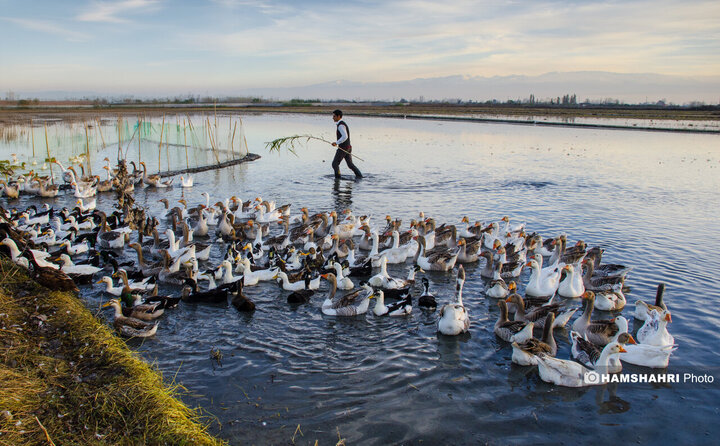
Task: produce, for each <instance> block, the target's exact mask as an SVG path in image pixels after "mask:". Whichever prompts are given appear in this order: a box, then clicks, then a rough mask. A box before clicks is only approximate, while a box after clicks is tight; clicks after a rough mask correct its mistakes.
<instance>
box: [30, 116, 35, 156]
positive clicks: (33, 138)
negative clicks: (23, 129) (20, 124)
mask: <svg viewBox="0 0 720 446" xmlns="http://www.w3.org/2000/svg"><path fill="white" fill-rule="evenodd" d="M30 135H32V146H33V158H35V128H34V127H33V123H32V118H30Z"/></svg>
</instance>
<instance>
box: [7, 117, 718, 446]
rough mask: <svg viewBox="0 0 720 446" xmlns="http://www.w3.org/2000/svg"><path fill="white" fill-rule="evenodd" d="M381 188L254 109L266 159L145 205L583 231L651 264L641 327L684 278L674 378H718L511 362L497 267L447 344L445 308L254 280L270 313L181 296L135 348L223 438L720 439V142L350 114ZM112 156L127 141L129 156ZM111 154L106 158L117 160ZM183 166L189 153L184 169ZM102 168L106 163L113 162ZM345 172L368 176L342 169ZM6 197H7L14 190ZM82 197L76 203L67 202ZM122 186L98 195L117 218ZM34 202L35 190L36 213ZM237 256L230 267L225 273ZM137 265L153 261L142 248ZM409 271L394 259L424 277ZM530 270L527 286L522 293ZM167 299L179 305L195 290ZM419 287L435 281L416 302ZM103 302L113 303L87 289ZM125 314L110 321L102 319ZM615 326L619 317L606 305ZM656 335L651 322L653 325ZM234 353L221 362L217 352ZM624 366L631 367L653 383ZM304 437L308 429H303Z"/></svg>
mask: <svg viewBox="0 0 720 446" xmlns="http://www.w3.org/2000/svg"><path fill="white" fill-rule="evenodd" d="M346 121H347V122H348V124H349V125H350V128H351V135H352V142H353V152H354V153H355V154H356V155H357V156H360V157H361V158H363V159H364V160H365V161H364V162H356V164H357V165H358V167H359V168H360V169H361V170H362V171H363V173H364V174H365V179H363V180H360V181H354V180H352V179H350V177H347V176H346V177H345V178H344V179H342V180H339V181H336V180H334V179H333V177H332V170H331V167H330V162H331V160H332V156H333V153H334V149H332V148H330V147H329V146H327V145H324V144H323V143H319V142H311V143H310V144H308V145H307V146H306V147H299V148H298V149H297V153H298V155H299V156H298V157H295V156H293V155H292V154H288V153H285V154H281V155H277V154H268V153H267V151H266V150H265V149H264V143H265V142H266V141H270V140H272V139H275V138H278V137H282V136H288V135H293V134H312V135H315V136H322V137H325V138H326V139H332V138H333V137H334V127H333V123H332V120H331V118H330V116H329V115H328V116H327V117H321V116H300V115H289V116H288V115H281V116H278V115H251V116H247V117H243V122H244V126H245V133H246V136H247V145H248V148H249V150H250V152H254V153H259V154H261V155H262V156H263V157H262V158H261V159H260V160H258V161H255V162H253V163H248V164H243V165H240V166H236V167H233V168H228V169H224V170H220V171H211V172H205V173H202V174H197V175H196V177H195V185H194V187H193V188H192V189H186V190H182V189H181V188H179V187H176V188H173V189H170V190H164V191H163V190H161V191H158V190H154V189H153V190H151V189H141V190H138V191H136V194H135V196H136V203H137V204H139V205H141V206H146V207H148V208H149V209H150V210H151V213H154V214H156V215H157V214H160V212H161V209H162V205H161V204H160V203H158V200H159V199H161V198H168V199H169V200H170V201H171V202H172V201H175V202H176V201H177V200H178V199H180V198H182V197H184V198H185V199H186V200H187V202H188V203H189V204H191V205H194V204H198V203H204V198H203V197H202V196H201V194H202V193H203V192H208V193H209V194H210V196H211V203H212V202H215V201H218V200H223V199H225V198H227V197H229V196H231V195H236V196H238V197H240V198H242V199H243V200H248V199H252V198H255V197H257V196H262V198H264V199H267V200H275V201H276V202H277V204H278V205H281V204H285V203H292V204H293V207H292V209H293V211H294V212H293V213H297V212H299V208H300V207H302V206H306V207H308V208H309V209H310V211H311V212H319V211H329V210H343V209H346V208H349V209H351V210H352V211H353V213H354V214H356V215H359V214H369V215H372V221H373V222H374V223H375V224H376V225H378V226H382V225H384V221H383V220H384V218H385V216H386V215H388V214H389V215H391V216H392V217H394V218H401V219H402V220H403V227H404V228H407V225H408V223H409V221H410V220H411V219H413V218H417V216H418V214H419V212H421V211H422V212H424V213H425V215H426V216H432V217H434V218H435V219H436V220H437V221H438V222H446V223H454V224H459V222H460V220H461V218H462V217H463V216H468V217H469V218H470V221H475V220H481V221H492V220H498V219H500V218H501V217H503V216H504V215H507V216H509V217H510V219H511V221H512V222H526V224H527V226H526V227H527V230H528V232H533V231H535V232H538V233H539V234H541V235H542V236H543V237H545V238H548V237H554V236H557V235H559V234H561V233H565V234H567V237H568V240H569V241H570V242H572V243H574V242H575V241H577V240H580V239H582V240H584V241H586V242H587V243H588V246H601V247H603V248H605V250H606V252H605V255H604V256H603V260H604V261H605V262H608V263H623V264H625V265H628V266H632V267H633V268H634V269H633V271H632V272H631V274H630V276H629V278H628V281H627V284H628V285H629V286H630V287H631V288H632V292H631V293H628V295H627V297H628V306H627V307H626V310H625V311H624V312H623V314H624V315H625V316H626V317H627V318H628V319H629V320H630V321H631V322H630V323H631V327H632V318H631V316H630V314H631V311H632V310H633V309H634V305H633V303H634V302H635V301H636V300H637V299H642V300H645V301H651V300H653V298H654V295H655V287H656V286H657V284H658V283H659V282H664V283H666V285H667V290H666V294H665V298H666V303H667V305H668V307H669V309H670V310H671V311H672V321H673V322H672V324H670V327H669V330H670V331H671V333H672V334H673V335H674V336H675V339H676V343H677V344H678V346H679V348H678V350H677V351H676V352H675V353H674V355H673V356H672V358H671V362H670V367H669V368H668V369H667V371H664V370H662V371H656V372H655V373H666V372H667V373H686V372H687V373H695V374H702V373H709V374H714V377H715V379H716V381H715V382H714V383H710V384H689V383H681V384H663V385H657V384H610V385H607V386H602V387H593V388H584V389H566V388H560V387H555V386H552V385H549V384H546V383H544V382H542V381H541V380H540V379H539V377H538V375H537V372H536V370H534V369H533V368H526V367H519V366H516V365H514V364H512V363H511V359H510V358H511V354H512V349H511V347H510V346H509V344H507V343H505V342H503V341H501V340H499V339H498V338H496V336H495V335H494V334H493V324H494V322H495V320H496V319H497V317H498V309H497V306H496V299H491V298H487V297H486V296H485V295H484V291H483V290H484V288H485V281H484V280H483V279H482V278H481V277H480V274H479V272H480V269H481V267H482V266H483V262H484V261H483V260H481V263H480V265H466V271H467V282H466V284H465V288H464V302H465V306H466V307H467V309H468V311H469V314H470V319H471V326H470V332H469V335H465V336H460V337H445V336H442V335H438V334H437V314H436V313H428V312H423V311H420V310H419V309H418V308H417V307H416V308H415V309H414V310H413V313H412V315H411V316H409V317H406V318H377V317H374V316H373V315H372V314H368V315H366V316H358V317H355V318H349V319H339V318H331V317H327V316H323V315H322V313H321V311H320V306H321V303H322V300H323V299H324V296H325V293H326V292H327V284H326V283H323V285H322V287H321V290H320V292H319V293H316V296H315V297H314V298H313V300H312V302H311V303H310V304H306V305H301V306H292V305H289V304H287V302H286V296H287V294H288V292H286V291H283V290H282V289H280V288H279V287H278V286H277V285H275V284H274V283H261V284H260V285H259V286H255V287H248V288H246V289H245V293H246V294H247V295H248V296H249V297H250V298H252V299H253V300H254V301H255V303H256V305H257V311H255V313H254V314H252V315H246V314H241V313H238V312H237V311H236V310H235V309H234V308H233V307H232V306H227V307H225V306H207V305H205V306H203V305H190V304H187V305H180V307H179V308H177V309H175V310H172V311H168V312H167V313H166V314H167V315H166V316H163V317H162V319H161V322H160V328H159V329H158V332H157V335H156V336H155V337H153V338H150V339H147V340H145V341H144V342H138V341H131V343H132V344H133V345H134V346H135V347H136V349H137V350H138V352H140V354H141V355H142V356H143V357H144V358H146V359H147V360H148V361H150V362H152V363H155V364H156V365H157V366H158V368H159V369H160V370H161V371H162V372H163V373H164V376H165V378H166V381H168V382H170V381H176V382H179V383H182V384H183V385H184V386H185V387H186V388H187V389H188V391H189V393H188V395H187V396H186V397H185V398H184V399H185V401H186V402H188V403H189V404H190V405H193V406H201V407H202V408H203V409H204V410H205V411H206V413H207V414H208V415H209V416H211V417H212V426H211V432H213V433H214V434H216V435H218V436H219V437H221V438H224V439H227V440H228V441H230V443H232V444H235V443H243V444H245V443H247V444H286V443H289V442H291V439H294V441H295V443H298V444H314V443H315V440H318V441H319V444H335V442H337V441H338V438H344V439H346V441H347V443H348V444H377V445H385V444H395V443H403V444H420V443H421V442H422V443H424V444H478V443H484V442H489V443H491V444H505V443H508V442H528V443H547V444H558V443H571V444H575V443H584V442H588V441H593V442H598V441H606V442H624V441H628V442H638V443H648V442H661V443H681V442H682V443H700V442H708V441H712V440H711V439H712V438H715V437H717V436H718V435H720V427H719V426H718V425H717V423H715V422H714V421H715V420H716V419H717V417H718V410H719V409H718V401H720V391H719V389H720V382H719V381H717V379H720V373H719V371H720V355H718V353H717V345H718V342H719V341H720V336H718V332H717V326H718V323H719V322H720V317H719V316H718V311H717V308H718V305H720V291H719V290H720V277H719V274H718V264H720V258H719V255H718V247H719V245H718V240H719V239H720V225H719V224H718V223H717V210H718V209H720V192H718V191H720V173H719V172H718V169H719V168H720V150H719V149H718V148H719V147H720V137H718V136H717V135H696V134H687V133H678V134H676V133H660V132H642V131H618V130H612V131H611V130H597V129H573V128H546V127H533V126H525V125H504V124H478V123H458V122H442V121H437V122H435V121H411V120H398V119H381V118H353V117H352V116H349V117H346ZM112 151H113V150H112V149H110V152H112ZM100 159H101V157H100ZM181 161H182V162H184V159H181ZM99 165H102V163H100V164H99ZM341 170H342V171H343V173H344V174H345V175H349V174H350V172H349V170H348V169H347V167H346V166H344V165H343V166H341ZM3 200H5V199H3ZM49 202H50V203H51V204H54V205H55V206H71V205H72V204H73V202H74V199H73V198H72V197H71V196H66V197H60V198H57V199H56V200H54V202H53V201H52V200H51V201H49ZM112 203H113V198H112V196H111V195H104V196H101V197H99V198H98V206H99V207H100V208H103V209H106V210H109V209H110V206H111V205H112ZM28 204H30V201H29V200H28V199H21V200H20V202H19V204H18V206H27V205H28ZM221 253H222V250H221V247H220V246H218V247H217V248H214V250H213V253H212V257H211V260H212V261H211V263H212V264H216V263H218V260H217V259H218V258H220V257H221ZM133 258H134V257H133ZM408 265H410V263H409V262H408V263H407V264H406V265H399V266H398V265H395V266H391V267H390V268H389V272H390V273H391V274H392V275H393V276H400V275H402V276H405V275H406V272H407V268H408ZM426 276H427V277H428V278H429V280H430V283H431V290H432V291H433V292H434V294H435V295H436V296H437V297H438V301H439V303H443V302H447V301H449V300H450V299H451V298H452V295H453V287H454V272H453V273H437V272H430V273H426ZM528 277H529V271H524V272H523V274H522V276H521V278H520V292H521V294H522V292H523V289H524V286H525V284H526V282H527V280H528ZM167 290H169V291H172V292H174V293H176V294H179V290H178V289H172V288H167ZM419 291H420V289H419V287H418V289H417V290H416V295H417V293H419ZM82 296H83V299H84V300H85V301H86V302H87V305H88V307H89V308H91V309H93V310H97V309H98V308H99V306H100V304H101V303H102V302H104V301H106V299H107V297H106V296H104V295H103V294H102V292H101V288H100V285H93V287H92V288H90V287H85V288H84V289H82ZM102 314H103V315H104V316H107V317H110V316H111V314H110V312H109V311H108V313H102ZM605 316H606V317H609V316H611V315H610V314H605ZM635 329H637V326H635ZM567 334H568V332H567V331H566V330H556V331H555V337H556V339H557V341H558V348H559V351H558V357H561V358H568V357H569V349H570V347H569V344H568V337H567ZM212 349H219V350H220V352H221V353H222V360H221V361H220V362H219V363H218V361H215V360H212V359H211V358H210V352H211V350H212ZM648 371H649V369H643V368H640V367H635V366H631V365H625V368H624V372H626V373H631V372H637V373H640V372H648ZM298 426H299V427H300V430H301V431H302V434H301V433H300V432H299V431H298V430H297V427H298Z"/></svg>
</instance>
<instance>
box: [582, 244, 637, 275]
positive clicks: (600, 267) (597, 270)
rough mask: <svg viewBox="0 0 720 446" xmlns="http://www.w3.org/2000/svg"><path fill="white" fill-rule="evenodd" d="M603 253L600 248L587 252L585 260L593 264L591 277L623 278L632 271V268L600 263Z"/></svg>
mask: <svg viewBox="0 0 720 446" xmlns="http://www.w3.org/2000/svg"><path fill="white" fill-rule="evenodd" d="M604 252H605V250H604V249H602V248H598V247H595V248H592V249H590V250H589V251H588V253H587V255H586V256H585V258H586V259H587V260H588V261H592V262H593V266H594V270H593V275H594V276H597V277H609V276H615V277H618V276H619V277H625V276H627V275H628V273H630V271H632V269H633V268H632V267H631V266H630V267H628V266H625V265H619V264H617V263H602V255H603V253H604Z"/></svg>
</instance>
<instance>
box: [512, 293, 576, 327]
mask: <svg viewBox="0 0 720 446" xmlns="http://www.w3.org/2000/svg"><path fill="white" fill-rule="evenodd" d="M505 302H506V303H513V304H514V305H515V320H516V321H525V322H533V323H534V324H535V327H537V328H543V327H544V325H545V319H546V317H547V315H548V313H553V314H555V317H554V318H553V328H562V327H564V326H565V325H566V324H567V323H568V321H569V320H570V318H571V317H572V316H573V314H575V312H576V311H577V308H569V309H568V308H565V306H564V305H563V304H561V303H547V304H545V305H541V306H539V307H535V308H533V309H532V310H530V311H528V312H526V310H525V302H524V301H523V298H522V296H520V295H519V294H517V293H513V294H511V295H510V296H508V298H507V299H506V300H505Z"/></svg>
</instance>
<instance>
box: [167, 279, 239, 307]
mask: <svg viewBox="0 0 720 446" xmlns="http://www.w3.org/2000/svg"><path fill="white" fill-rule="evenodd" d="M238 286H241V285H240V282H239V281H237V282H231V283H229V284H225V285H220V286H219V287H216V288H213V289H209V290H206V291H199V290H198V289H197V282H196V281H195V280H193V279H187V280H186V281H185V286H183V289H182V295H181V299H182V301H183V302H188V303H205V304H227V302H228V296H230V295H231V294H232V291H233V290H234V289H237V287H238Z"/></svg>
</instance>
